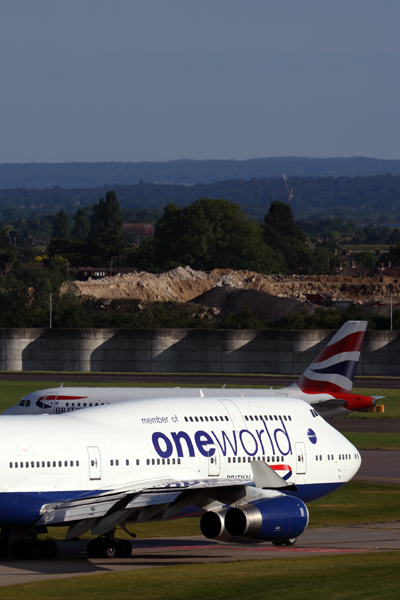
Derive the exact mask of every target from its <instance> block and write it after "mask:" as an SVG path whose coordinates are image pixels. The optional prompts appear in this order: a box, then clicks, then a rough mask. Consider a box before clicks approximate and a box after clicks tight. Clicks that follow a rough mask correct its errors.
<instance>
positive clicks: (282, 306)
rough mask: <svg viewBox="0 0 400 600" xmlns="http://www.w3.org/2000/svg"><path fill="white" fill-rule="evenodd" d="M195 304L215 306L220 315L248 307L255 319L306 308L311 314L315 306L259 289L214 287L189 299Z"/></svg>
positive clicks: (276, 318) (234, 312) (274, 317)
mask: <svg viewBox="0 0 400 600" xmlns="http://www.w3.org/2000/svg"><path fill="white" fill-rule="evenodd" d="M191 302H194V303H196V304H201V305H203V306H208V307H211V308H216V309H218V310H219V311H220V316H221V317H226V316H228V315H233V314H236V313H237V312H239V310H240V309H242V308H244V307H248V308H250V309H251V310H252V312H253V313H254V315H255V317H256V318H257V319H262V320H264V321H278V320H279V319H282V318H283V317H284V316H286V315H287V314H289V313H297V312H299V311H300V310H306V311H307V312H308V313H310V314H312V313H313V312H314V310H315V306H314V305H313V304H311V303H310V302H300V301H299V300H294V299H290V298H279V297H277V296H273V295H272V294H266V293H265V292H260V291H259V290H252V289H250V290H235V289H232V288H221V287H215V288H213V289H211V290H209V291H208V292H205V294H201V295H200V296H198V297H197V298H194V299H193V300H191Z"/></svg>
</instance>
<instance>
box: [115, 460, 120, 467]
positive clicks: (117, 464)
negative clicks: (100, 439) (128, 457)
mask: <svg viewBox="0 0 400 600" xmlns="http://www.w3.org/2000/svg"><path fill="white" fill-rule="evenodd" d="M115 466H116V467H119V460H118V459H117V460H116V461H115Z"/></svg>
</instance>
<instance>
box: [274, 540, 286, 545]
mask: <svg viewBox="0 0 400 600" xmlns="http://www.w3.org/2000/svg"><path fill="white" fill-rule="evenodd" d="M284 543H285V542H283V541H282V542H281V541H279V542H272V545H273V546H283V544H284Z"/></svg>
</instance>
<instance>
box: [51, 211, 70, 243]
mask: <svg viewBox="0 0 400 600" xmlns="http://www.w3.org/2000/svg"><path fill="white" fill-rule="evenodd" d="M52 237H53V238H61V239H63V240H67V239H68V238H69V229H68V220H67V215H66V214H65V212H64V211H63V210H60V211H59V212H58V213H57V215H56V220H55V223H54V227H53V235H52Z"/></svg>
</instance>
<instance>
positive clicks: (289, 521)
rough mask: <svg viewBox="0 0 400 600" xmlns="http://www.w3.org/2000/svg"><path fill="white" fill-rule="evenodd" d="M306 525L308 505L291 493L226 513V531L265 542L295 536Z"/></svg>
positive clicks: (301, 531) (232, 509) (300, 532)
mask: <svg viewBox="0 0 400 600" xmlns="http://www.w3.org/2000/svg"><path fill="white" fill-rule="evenodd" d="M307 525H308V510H307V506H306V505H305V504H304V502H303V501H302V500H300V499H299V498H295V497H294V496H285V495H283V496H279V497H276V498H269V499H265V500H258V501H256V502H253V503H251V504H246V505H245V506H241V507H240V508H231V509H229V510H228V511H227V513H226V515H225V531H226V533H228V534H230V535H232V536H239V537H243V538H247V539H251V540H263V541H266V542H267V541H269V542H275V541H280V540H288V539H290V538H294V537H298V536H299V535H300V534H302V533H303V531H304V530H305V528H306V527H307Z"/></svg>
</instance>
